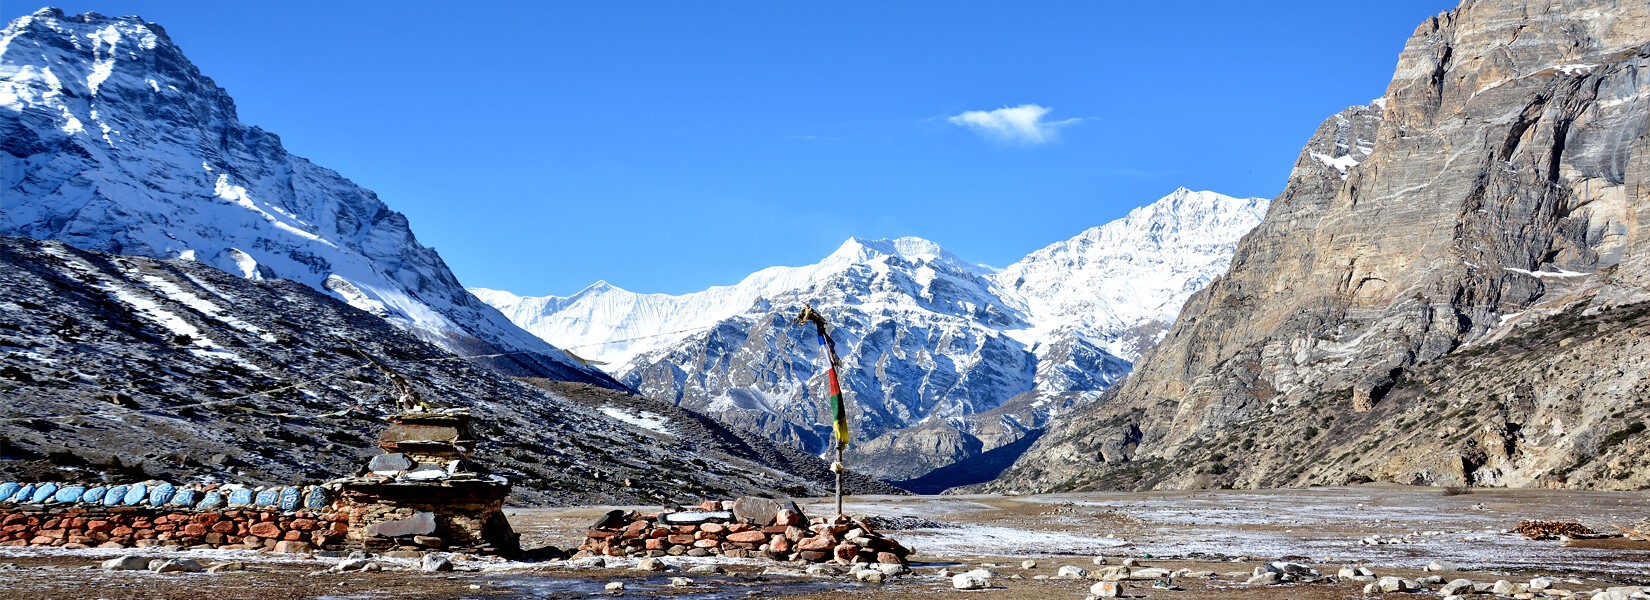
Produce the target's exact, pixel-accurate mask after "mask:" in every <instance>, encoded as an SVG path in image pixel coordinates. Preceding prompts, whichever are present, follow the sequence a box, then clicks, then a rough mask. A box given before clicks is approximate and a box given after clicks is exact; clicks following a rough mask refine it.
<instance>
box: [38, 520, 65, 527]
mask: <svg viewBox="0 0 1650 600" xmlns="http://www.w3.org/2000/svg"><path fill="white" fill-rule="evenodd" d="M62 526H63V520H62V519H46V522H45V523H41V524H40V528H41V529H58V528H61V527H62Z"/></svg>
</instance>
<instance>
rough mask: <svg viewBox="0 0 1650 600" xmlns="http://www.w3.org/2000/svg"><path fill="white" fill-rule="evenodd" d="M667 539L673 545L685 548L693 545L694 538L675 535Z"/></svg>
mask: <svg viewBox="0 0 1650 600" xmlns="http://www.w3.org/2000/svg"><path fill="white" fill-rule="evenodd" d="M665 539H668V540H670V543H672V544H680V545H683V546H686V545H688V544H692V543H693V536H691V535H673V536H670V537H668V538H665Z"/></svg>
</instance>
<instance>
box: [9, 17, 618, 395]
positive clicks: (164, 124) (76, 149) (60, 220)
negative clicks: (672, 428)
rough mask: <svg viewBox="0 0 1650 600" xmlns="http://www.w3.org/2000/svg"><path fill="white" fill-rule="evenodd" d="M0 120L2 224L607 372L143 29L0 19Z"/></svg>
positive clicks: (567, 374) (557, 373) (571, 376)
mask: <svg viewBox="0 0 1650 600" xmlns="http://www.w3.org/2000/svg"><path fill="white" fill-rule="evenodd" d="M0 133H3V139H0V150H3V152H0V189H3V190H4V194H5V203H4V211H0V233H3V234H8V235H20V236H26V237H31V238H36V239H51V240H61V241H63V242H66V243H69V244H71V245H74V246H77V247H81V248H86V249H91V250H98V251H103V252H113V253H120V254H128V255H143V256H152V257H159V258H181V259H188V260H196V261H199V262H202V263H205V264H209V265H212V266H215V267H217V268H219V269H223V270H225V271H228V272H231V273H235V274H239V275H241V276H243V277H246V278H250V279H270V278H284V279H291V280H295V281H298V282H301V283H304V284H306V285H308V286H310V287H313V288H315V289H318V290H324V291H326V292H328V293H330V294H332V295H334V296H336V297H338V298H341V299H343V300H345V301H347V302H348V303H350V304H351V305H353V306H355V307H356V308H360V309H362V310H366V311H369V312H371V313H373V314H376V315H379V316H381V317H383V318H385V319H387V320H389V321H390V322H392V323H395V324H397V325H399V326H402V327H404V328H406V329H408V330H409V331H412V332H415V333H416V334H418V335H419V336H421V337H423V338H425V339H428V340H430V341H432V342H435V343H437V344H439V345H441V346H443V347H445V348H447V349H448V350H451V351H453V352H455V353H458V354H461V355H492V354H506V356H499V357H495V358H493V359H491V360H490V362H491V364H494V365H495V366H500V367H503V368H505V369H507V370H510V371H512V372H516V373H520V374H533V375H540V376H548V377H552V378H557V379H566V380H575V381H587V382H595V383H602V384H605V385H612V384H613V381H612V380H611V378H609V377H607V376H606V375H605V374H603V373H599V372H596V371H594V370H591V369H588V368H586V367H583V366H581V365H579V364H577V363H576V362H574V361H572V360H570V359H569V358H568V357H566V356H565V354H564V353H562V352H561V351H560V350H558V349H556V348H554V347H552V346H550V345H549V344H547V343H545V342H544V341H543V340H541V339H538V338H536V337H534V336H532V335H530V334H528V333H526V332H525V331H522V330H521V329H520V328H519V327H517V326H515V325H514V324H513V323H511V322H510V321H509V320H507V319H505V318H504V317H503V315H501V314H499V313H498V312H497V311H496V310H494V309H493V308H491V307H490V306H487V305H486V304H484V303H482V302H479V301H477V300H476V298H475V297H474V296H472V295H471V294H469V293H468V292H466V291H465V290H464V289H463V287H462V286H460V285H459V283H458V280H457V279H456V278H455V277H454V276H453V274H452V272H451V271H449V270H448V268H447V266H446V264H445V263H444V262H443V261H442V260H441V257H440V256H439V255H437V254H436V253H435V251H434V250H432V249H430V248H427V247H425V246H423V245H421V244H419V243H418V241H417V240H416V239H415V238H414V237H413V234H412V231H411V229H410V228H409V226H408V223H407V219H406V218H405V217H404V216H402V215H401V214H400V213H397V212H395V211H393V210H390V208H389V207H388V206H386V205H385V204H384V203H383V202H381V201H380V200H379V199H378V197H377V196H376V195H375V194H373V193H372V192H371V191H369V190H366V189H363V188H361V187H360V186H357V185H355V184H354V183H352V182H350V181H349V180H348V179H345V178H344V177H343V176H341V175H339V174H338V173H336V172H333V171H331V170H329V169H326V168H323V167H320V166H317V165H315V164H313V163H310V162H309V161H307V160H305V159H303V158H301V157H297V156H293V155H291V154H288V153H287V152H286V150H285V149H283V148H282V146H281V142H280V139H279V138H277V137H276V136H275V135H274V134H271V133H269V132H266V131H264V130H262V129H259V128H257V127H251V126H247V125H245V124H243V123H241V122H240V121H239V119H238V118H237V116H236V113H235V103H234V101H233V100H232V99H230V97H229V95H228V94H227V93H225V92H224V90H223V89H221V88H219V87H218V86H217V85H216V84H215V83H214V82H213V81H212V80H211V79H210V78H208V77H206V76H205V75H203V74H201V73H200V71H199V70H198V69H196V67H195V66H194V65H193V64H191V63H190V62H189V60H188V59H187V58H185V57H184V55H183V52H182V51H181V50H180V49H179V48H178V47H177V46H176V45H174V44H173V43H172V42H171V40H170V39H169V38H168V37H167V35H166V32H165V31H164V30H163V29H161V28H160V27H159V26H158V25H155V24H152V23H146V22H144V21H143V20H142V19H139V18H136V17H105V16H102V15H99V14H96V13H86V14H84V15H79V16H65V15H64V14H63V13H62V12H61V11H59V10H57V9H51V8H48V9H42V10H40V11H37V12H35V13H34V14H33V15H30V16H25V17H21V18H18V19H16V20H15V21H13V22H12V23H10V24H9V25H8V26H7V27H6V28H5V29H4V30H3V31H0Z"/></svg>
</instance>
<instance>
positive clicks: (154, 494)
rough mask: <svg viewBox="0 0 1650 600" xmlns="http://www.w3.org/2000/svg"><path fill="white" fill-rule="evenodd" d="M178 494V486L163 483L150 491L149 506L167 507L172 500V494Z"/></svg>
mask: <svg viewBox="0 0 1650 600" xmlns="http://www.w3.org/2000/svg"><path fill="white" fill-rule="evenodd" d="M176 493H178V486H175V485H172V484H170V483H162V484H160V485H157V486H155V487H154V488H153V489H150V490H149V506H166V503H167V502H169V501H171V500H172V494H176Z"/></svg>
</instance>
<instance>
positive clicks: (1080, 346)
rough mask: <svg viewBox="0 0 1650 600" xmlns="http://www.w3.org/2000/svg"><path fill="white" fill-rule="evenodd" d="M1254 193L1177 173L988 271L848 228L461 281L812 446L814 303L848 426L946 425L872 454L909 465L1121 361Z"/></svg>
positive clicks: (621, 368)
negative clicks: (895, 455) (838, 234)
mask: <svg viewBox="0 0 1650 600" xmlns="http://www.w3.org/2000/svg"><path fill="white" fill-rule="evenodd" d="M1266 206H1267V201H1266V200H1263V199H1258V198H1251V199H1237V198H1231V197H1227V196H1222V195H1220V194H1216V193H1213V192H1193V191H1189V190H1185V189H1180V190H1176V191H1175V192H1174V193H1172V194H1170V195H1169V196H1167V197H1164V198H1163V199H1161V200H1158V201H1157V202H1154V203H1152V204H1151V205H1148V206H1144V207H1141V208H1139V209H1136V210H1135V211H1133V212H1131V213H1130V214H1129V215H1128V216H1127V217H1125V218H1123V219H1120V220H1118V221H1115V222H1113V223H1109V224H1106V225H1103V226H1100V227H1095V228H1093V229H1090V230H1088V231H1085V232H1083V233H1081V234H1079V235H1078V236H1076V237H1074V238H1072V239H1070V240H1066V241H1062V242H1059V243H1056V244H1053V245H1051V246H1049V247H1047V248H1044V249H1042V250H1039V251H1037V252H1034V253H1032V254H1031V255H1029V256H1027V257H1026V258H1025V259H1023V260H1021V261H1019V262H1017V263H1015V264H1013V265H1010V266H1009V267H1008V268H1006V269H1003V270H1001V271H996V270H993V269H989V268H986V267H981V266H978V265H975V264H971V263H969V262H967V261H964V260H962V259H961V258H958V257H957V256H956V255H954V254H952V253H950V252H947V251H946V250H944V249H943V248H941V247H939V246H938V245H937V244H934V243H933V242H929V241H927V240H922V239H917V238H900V239H896V240H876V241H865V240H858V239H850V240H848V242H847V243H845V244H843V245H842V247H841V248H839V249H838V250H837V251H835V252H833V253H832V254H831V255H830V256H828V257H826V258H825V259H824V260H822V261H820V262H819V263H816V264H813V265H808V266H803V267H771V268H768V269H763V270H762V271H758V272H757V273H755V274H752V275H751V276H749V277H747V278H746V279H745V280H744V281H741V282H739V283H738V284H735V285H732V286H725V287H715V288H711V289H708V290H705V291H702V292H695V293H692V294H686V295H682V296H669V295H663V294H636V293H632V292H628V291H625V290H622V289H619V288H615V287H613V286H611V285H608V284H606V283H598V284H596V285H594V286H591V287H590V288H587V289H585V290H583V291H580V292H579V293H577V294H575V295H573V296H571V297H565V298H563V297H554V296H551V297H542V298H522V297H518V296H515V295H513V294H509V293H507V292H499V291H494V290H474V291H475V293H476V294H477V295H478V296H479V297H481V298H482V299H483V300H485V301H487V302H489V303H491V304H493V305H495V306H497V307H498V308H500V309H501V310H502V311H503V312H504V313H505V314H506V315H508V316H510V317H511V319H512V320H514V321H516V322H517V323H518V324H520V325H522V326H523V327H524V328H526V329H527V330H528V331H531V332H533V333H535V334H537V335H539V336H541V337H543V338H545V339H546V340H549V341H551V342H552V343H555V344H558V345H562V346H565V347H569V348H572V349H573V350H574V352H575V353H577V354H580V355H581V356H587V357H591V358H592V359H594V360H600V361H603V362H606V363H607V365H606V368H608V369H611V370H612V372H613V373H615V374H616V375H617V376H619V378H620V379H621V380H622V381H624V382H625V383H626V384H629V385H631V386H634V387H636V388H637V389H639V390H641V391H643V392H644V393H646V394H649V395H652V396H655V397H658V398H662V399H667V400H671V401H674V402H676V403H678V404H681V405H683V406H687V407H690V408H694V409H696V410H701V411H704V412H707V413H710V414H712V415H713V416H716V417H717V418H720V419H722V420H723V421H725V422H729V423H732V424H735V425H738V426H741V427H749V428H754V429H758V430H761V431H764V432H765V433H767V434H768V435H769V436H771V437H773V438H774V439H777V440H781V441H784V442H787V443H790V444H793V445H796V446H798V447H801V448H805V449H808V450H813V451H817V450H818V449H820V448H823V447H824V443H825V439H826V437H827V436H828V432H827V429H826V428H825V427H824V426H823V423H825V419H824V418H823V415H822V413H823V410H824V402H823V400H822V399H821V397H820V396H819V393H820V390H818V389H816V388H817V386H811V385H810V383H817V382H816V381H815V379H816V377H815V376H816V374H817V372H818V371H819V367H820V359H819V350H818V348H817V343H816V341H815V340H814V338H813V336H812V334H811V333H810V330H808V329H806V328H802V327H796V326H794V325H793V324H792V323H791V321H792V319H794V318H795V316H796V313H797V312H798V311H799V310H800V308H801V305H802V303H803V302H809V303H812V304H813V305H814V306H815V307H816V308H818V309H819V310H820V312H821V313H823V314H824V315H825V316H826V317H827V318H828V319H830V321H831V322H832V324H833V325H834V327H835V330H834V333H833V335H834V336H835V337H836V338H837V341H838V346H839V350H840V353H841V355H842V361H843V367H844V381H843V385H844V386H845V387H847V388H848V396H849V398H850V399H851V402H850V404H851V411H852V413H853V414H852V416H853V418H852V419H851V422H852V425H853V428H854V433H855V435H856V436H857V437H858V440H859V441H861V442H864V441H866V440H870V439H871V438H877V437H879V436H884V435H892V436H895V437H897V436H898V435H900V432H902V431H905V430H907V428H912V427H914V426H916V425H919V424H923V423H933V422H938V423H942V424H943V425H944V428H945V429H949V430H952V433H950V434H945V436H943V437H944V438H945V439H943V440H928V439H925V440H923V441H921V442H920V443H918V444H917V445H919V446H924V447H925V448H927V449H926V450H922V452H927V453H929V454H932V455H933V456H929V457H927V458H925V459H922V460H902V461H898V462H897V464H888V465H884V466H882V467H879V469H880V471H879V474H880V475H883V476H887V477H909V476H914V475H919V474H921V473H922V472H923V471H925V470H926V469H928V468H931V467H933V466H938V465H943V464H948V463H949V462H952V461H954V460H957V459H959V458H962V457H965V456H969V455H973V454H977V453H978V452H980V451H982V450H988V449H990V448H992V447H996V446H999V445H1002V444H1004V443H1009V442H1012V441H1014V440H1015V439H1018V437H1019V436H1020V435H1023V434H1024V432H1025V431H1026V430H1028V429H1031V428H1034V427H1036V426H1039V425H1040V423H1041V421H1042V418H1044V417H1046V416H1047V414H1046V413H1047V412H1048V411H1050V410H1053V409H1055V408H1056V407H1058V406H1061V405H1063V404H1062V403H1057V402H1037V401H1035V397H1036V395H1038V394H1047V395H1053V394H1065V393H1074V392H1075V393H1080V392H1093V391H1098V390H1101V389H1104V388H1105V387H1106V386H1109V385H1110V384H1111V383H1113V382H1115V381H1116V380H1117V379H1119V378H1120V377H1122V376H1123V375H1124V374H1126V373H1127V372H1128V369H1129V367H1130V361H1131V360H1133V359H1134V358H1136V357H1138V356H1139V353H1140V352H1141V351H1142V350H1144V349H1145V348H1147V347H1150V345H1151V344H1153V343H1155V342H1156V341H1157V340H1158V339H1160V337H1161V335H1162V332H1163V331H1164V330H1165V328H1166V326H1167V324H1168V323H1169V322H1170V321H1172V320H1173V318H1174V315H1175V313H1176V312H1177V311H1178V310H1179V308H1180V305H1181V304H1182V303H1184V302H1185V301H1186V299H1187V298H1188V297H1189V296H1190V295H1191V294H1192V292H1194V291H1196V290H1197V289H1199V288H1201V287H1202V286H1203V285H1205V284H1207V283H1208V282H1209V281H1210V280H1211V279H1212V278H1214V277H1216V276H1218V275H1219V274H1221V273H1223V272H1225V270H1226V267H1227V265H1228V263H1229V262H1230V260H1231V254H1232V249H1233V248H1234V247H1235V245H1236V243H1237V240H1238V239H1239V238H1240V237H1242V235H1243V234H1244V233H1246V232H1248V231H1249V230H1250V229H1251V228H1253V227H1254V226H1255V225H1257V224H1258V223H1259V222H1260V218H1261V216H1262V215H1264V213H1265V210H1266ZM1028 392H1031V393H1033V394H1032V397H1033V400H1028V401H1026V402H1024V403H1023V405H1024V406H1022V407H1019V408H1016V409H1015V410H1014V411H1011V412H1012V414H1006V413H1005V414H1002V415H1000V416H998V417H994V419H995V420H996V421H1001V423H996V422H994V423H992V424H991V427H993V428H1006V430H1007V431H1005V432H1001V433H994V434H993V435H992V436H991V438H990V439H989V441H984V442H982V441H981V439H979V438H978V437H976V436H975V434H976V433H978V430H979V428H980V427H981V425H980V424H979V423H977V422H975V421H974V420H970V419H969V418H968V417H970V416H972V415H978V414H980V413H986V412H988V411H993V410H994V409H998V408H999V407H1002V406H1003V405H1004V403H1005V402H1008V401H1009V400H1010V399H1011V398H1014V397H1016V396H1022V395H1023V394H1026V393H1028ZM1023 397H1024V396H1022V398H1023ZM1067 404H1069V403H1067ZM1033 413H1035V414H1033ZM933 429H934V428H933V427H932V426H929V427H926V428H923V430H924V431H931V430H933ZM913 431H914V429H913ZM893 443H894V442H892V441H890V439H884V440H879V441H878V442H877V443H875V444H873V447H878V446H887V445H890V444H893Z"/></svg>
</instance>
